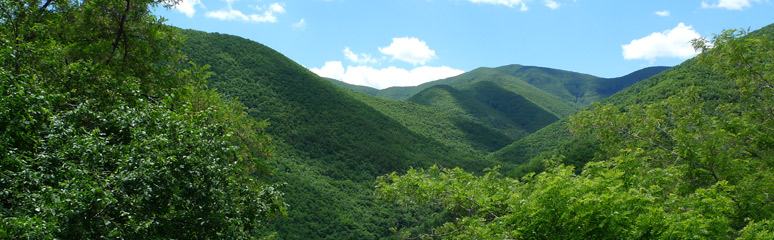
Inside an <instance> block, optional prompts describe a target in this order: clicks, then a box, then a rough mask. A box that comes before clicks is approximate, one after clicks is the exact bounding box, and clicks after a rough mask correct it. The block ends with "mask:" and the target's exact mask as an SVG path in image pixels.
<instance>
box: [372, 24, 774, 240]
mask: <svg viewBox="0 0 774 240" xmlns="http://www.w3.org/2000/svg"><path fill="white" fill-rule="evenodd" d="M772 33H774V25H770V26H767V27H765V28H763V29H762V30H759V31H756V32H753V33H750V34H748V33H747V31H745V30H741V29H734V30H728V31H724V32H723V33H720V34H717V35H715V36H714V37H713V38H712V40H704V39H701V40H697V41H695V42H694V46H697V47H696V48H698V49H700V50H702V53H701V54H699V55H698V56H697V57H695V58H694V59H691V60H689V61H686V62H684V63H683V64H681V65H679V66H677V67H674V68H672V69H670V70H668V71H665V72H663V73H661V74H658V75H656V76H654V77H652V78H650V79H647V80H645V81H642V82H640V83H638V84H635V85H634V86H632V87H630V88H628V89H627V90H624V91H621V92H619V93H617V94H615V95H614V96H613V97H611V98H608V99H606V100H604V101H603V103H601V104H594V105H592V106H590V107H589V108H586V109H584V110H582V111H580V112H579V113H577V114H575V115H573V116H571V117H570V118H569V120H567V119H564V120H562V121H559V122H557V123H555V124H553V125H550V126H548V127H546V128H543V129H541V130H540V131H538V132H537V133H535V134H533V135H530V136H528V137H526V138H524V139H521V140H519V141H518V142H517V143H516V145H514V146H511V147H509V149H510V150H511V152H512V153H516V154H522V155H531V156H537V157H536V158H532V159H531V160H530V162H529V163H527V164H526V165H522V166H526V167H535V168H534V169H525V168H517V169H514V170H512V172H511V176H502V175H499V174H498V172H485V175H483V176H477V175H474V174H471V173H468V172H465V171H464V170H461V169H448V168H443V167H436V166H434V167H431V168H427V169H418V170H409V171H407V172H405V173H393V174H390V175H386V176H382V177H380V178H379V179H378V180H377V193H378V194H379V196H380V197H382V199H385V200H387V202H395V203H404V204H412V205H422V206H442V207H444V208H445V209H447V210H449V211H452V212H454V211H455V210H458V209H464V210H462V211H458V212H456V214H453V220H449V221H447V222H446V223H444V224H443V225H442V226H439V227H436V228H433V229H432V230H430V231H427V232H426V233H425V234H426V235H435V236H441V238H443V239H500V238H508V239H740V240H742V239H771V238H772V237H773V236H774V235H772V234H773V233H774V224H772V223H774V222H772V220H774V205H772V204H771V203H772V201H773V200H772V197H771V194H770V193H771V192H772V191H774V184H772V183H774V175H773V174H772V173H774V164H772V161H771V159H773V158H774V151H772V149H774V139H773V138H772V136H774V112H772V106H774V85H773V84H772V83H773V82H774V75H772V66H774V35H772ZM568 123H569V124H568ZM568 125H571V126H572V127H571V128H572V133H570V131H568V130H567V129H568ZM556 139H560V140H559V141H556ZM542 144H548V145H552V146H549V147H548V148H550V149H548V150H547V151H541V150H543V149H546V148H543V149H530V147H534V146H541V145H542ZM493 155H496V154H493ZM500 156H502V155H500ZM541 158H542V159H544V160H545V161H540V162H536V161H535V160H536V159H538V160H540V159H541ZM526 159H527V158H522V159H513V160H515V161H521V163H524V161H525V160H526ZM528 170H532V171H534V173H533V174H525V173H527V172H528ZM398 231H401V230H398ZM406 235H410V233H409V232H406ZM447 235H448V236H451V237H446V236H447ZM419 236H423V235H419Z"/></svg>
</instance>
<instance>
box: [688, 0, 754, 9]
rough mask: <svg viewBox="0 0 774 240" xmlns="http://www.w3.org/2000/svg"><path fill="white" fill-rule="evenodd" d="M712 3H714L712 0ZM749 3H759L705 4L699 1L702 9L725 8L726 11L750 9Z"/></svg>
mask: <svg viewBox="0 0 774 240" xmlns="http://www.w3.org/2000/svg"><path fill="white" fill-rule="evenodd" d="M712 2H715V1H714V0H713V1H712ZM750 2H760V0H718V1H717V3H707V2H706V1H701V7H702V8H725V9H728V10H742V9H744V8H746V7H750V6H751V5H750Z"/></svg>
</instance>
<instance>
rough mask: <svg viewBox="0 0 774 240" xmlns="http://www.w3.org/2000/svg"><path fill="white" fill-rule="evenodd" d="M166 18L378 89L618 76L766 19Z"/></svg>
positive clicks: (289, 7) (273, 2) (486, 5)
mask: <svg viewBox="0 0 774 240" xmlns="http://www.w3.org/2000/svg"><path fill="white" fill-rule="evenodd" d="M156 14H158V15H160V16H162V17H164V18H166V19H167V22H166V23H167V24H169V25H173V26H177V27H180V28H184V29H195V30H200V31H205V32H218V33H224V34H231V35H236V36H240V37H243V38H246V39H250V40H253V41H256V42H259V43H262V44H264V45H266V46H268V47H270V48H272V49H274V50H277V51H278V52H280V53H282V54H283V55H285V56H287V57H288V58H290V59H292V60H294V61H296V62H298V63H299V64H301V65H303V66H304V67H306V68H308V69H310V70H311V71H312V72H314V73H317V74H318V75H320V76H323V77H329V78H334V79H338V80H342V81H345V82H347V83H351V84H355V85H362V86H370V87H374V88H378V89H383V88H387V87H391V86H415V85H418V84H421V83H424V82H428V81H433V80H438V79H443V78H447V77H451V76H455V75H459V74H461V73H464V72H467V71H471V70H474V69H476V68H479V67H499V66H504V65H509V64H521V65H528V66H541V67H549V68H556V69H562V70H568V71H573V72H579V73H586V74H591V75H594V76H598V77H619V76H623V75H626V74H628V73H631V72H634V71H636V70H639V69H642V68H645V67H648V66H675V65H677V64H680V63H681V62H683V61H685V60H686V59H688V58H691V57H693V56H695V54H696V53H695V52H694V50H693V48H692V47H691V45H690V40H691V39H695V38H699V37H706V38H711V37H712V35H713V34H717V33H720V32H721V31H723V30H726V29H734V28H743V29H750V30H755V29H759V28H761V27H764V26H766V25H769V24H772V23H774V3H772V2H771V0H182V1H181V2H180V4H179V5H177V6H175V7H174V8H172V9H164V8H158V9H156Z"/></svg>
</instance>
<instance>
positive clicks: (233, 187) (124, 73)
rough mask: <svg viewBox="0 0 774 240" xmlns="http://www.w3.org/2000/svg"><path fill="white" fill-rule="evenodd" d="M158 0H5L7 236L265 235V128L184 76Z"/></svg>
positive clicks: (3, 201) (277, 197)
mask: <svg viewBox="0 0 774 240" xmlns="http://www.w3.org/2000/svg"><path fill="white" fill-rule="evenodd" d="M162 3H163V2H160V1H135V2H129V1H125V2H124V1H108V0H103V1H85V2H82V1H46V2H40V1H0V9H2V10H0V17H2V18H1V19H0V25H2V27H0V29H1V30H0V53H1V54H0V58H1V59H0V60H2V61H0V126H2V128H1V129H0V169H2V173H1V175H0V206H1V208H0V238H34V239H40V238H42V239H52V238H67V239H93V238H237V239H242V238H255V237H258V236H260V235H261V234H262V233H263V229H264V228H265V225H266V221H267V220H269V219H270V218H271V217H272V216H274V215H277V214H281V213H282V212H283V209H284V208H285V205H284V203H283V202H282V193H280V192H278V191H277V190H276V186H272V185H267V184H264V183H262V182H260V181H259V180H258V178H259V177H260V176H261V174H265V173H266V172H267V170H266V168H265V165H263V163H262V162H263V161H264V160H265V159H266V158H267V157H269V155H270V152H271V147H270V145H269V140H270V139H269V138H268V135H266V134H265V133H264V127H265V126H266V123H265V122H256V121H254V120H252V119H250V118H248V117H247V114H246V113H245V112H244V107H243V106H242V105H241V104H239V103H238V102H235V101H232V100H228V99H225V98H223V97H221V96H220V95H219V94H217V93H215V92H214V91H212V90H207V89H206V88H205V87H204V85H203V83H204V82H205V80H206V78H207V75H208V74H207V72H206V67H198V66H196V65H192V66H191V67H182V69H183V70H181V71H178V69H176V68H175V67H177V66H178V65H179V64H180V63H181V61H180V59H181V57H182V55H180V54H179V52H178V51H177V50H176V49H177V47H178V44H179V37H178V35H177V34H176V31H175V30H174V29H170V28H168V27H166V26H164V25H162V23H161V21H160V20H159V19H157V18H156V17H154V16H152V15H150V9H152V8H153V7H155V6H156V5H159V4H162Z"/></svg>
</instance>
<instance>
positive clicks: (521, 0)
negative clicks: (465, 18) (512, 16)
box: [468, 0, 529, 11]
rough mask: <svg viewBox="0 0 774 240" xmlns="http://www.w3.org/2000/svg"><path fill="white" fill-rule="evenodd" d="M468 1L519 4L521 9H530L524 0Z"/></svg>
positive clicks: (474, 0)
mask: <svg viewBox="0 0 774 240" xmlns="http://www.w3.org/2000/svg"><path fill="white" fill-rule="evenodd" d="M468 1H470V2H472V3H486V4H499V5H505V6H508V7H516V6H519V9H520V10H521V11H527V10H529V8H527V3H525V1H524V0H468Z"/></svg>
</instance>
